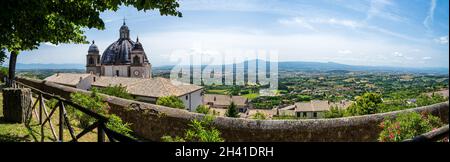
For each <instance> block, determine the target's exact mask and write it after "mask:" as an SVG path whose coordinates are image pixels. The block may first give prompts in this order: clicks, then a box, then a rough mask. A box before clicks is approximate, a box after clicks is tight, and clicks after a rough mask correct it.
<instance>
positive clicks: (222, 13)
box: [18, 0, 449, 67]
mask: <svg viewBox="0 0 450 162" xmlns="http://www.w3.org/2000/svg"><path fill="white" fill-rule="evenodd" d="M180 4H181V8H180V11H181V12H182V13H183V17H182V18H178V17H168V16H160V15H159V13H158V12H157V11H153V12H138V11H137V10H136V9H134V8H128V7H122V8H121V9H120V10H119V11H117V12H105V13H103V14H102V15H101V17H102V18H103V20H104V21H105V24H106V29H105V30H102V31H99V30H95V29H90V30H86V35H87V38H88V40H95V42H96V44H97V45H98V46H99V49H100V52H103V50H104V49H105V48H106V47H107V46H108V45H109V44H111V43H112V42H114V41H116V40H117V39H118V37H119V28H120V26H121V25H122V22H123V20H122V19H123V18H124V17H126V19H127V20H126V23H127V25H128V27H129V28H130V30H131V37H132V39H134V40H135V39H136V36H139V40H140V41H141V42H142V43H143V46H144V49H145V51H146V53H147V56H148V57H149V59H150V62H151V63H152V64H153V65H154V66H161V65H167V64H175V62H170V61H169V59H168V58H169V55H170V54H171V53H173V52H174V51H176V50H190V49H194V48H201V49H203V50H211V51H216V52H219V53H220V52H225V51H227V50H274V51H278V53H279V60H280V61H315V62H337V63H343V64H350V65H371V66H401V67H449V61H448V59H449V44H448V31H449V1H448V0H314V1H311V0H289V1H287V0H184V1H180ZM88 47H89V45H88V44H63V45H58V46H54V45H51V44H46V43H44V44H42V45H41V46H40V47H39V49H38V50H34V51H25V52H22V53H21V54H20V55H19V58H18V62H19V63H79V64H84V63H85V55H86V54H87V50H88Z"/></svg>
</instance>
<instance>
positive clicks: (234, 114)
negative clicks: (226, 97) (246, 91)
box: [225, 102, 239, 118]
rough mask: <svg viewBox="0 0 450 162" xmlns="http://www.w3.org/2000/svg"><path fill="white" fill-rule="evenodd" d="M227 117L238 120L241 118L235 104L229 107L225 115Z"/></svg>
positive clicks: (232, 103)
mask: <svg viewBox="0 0 450 162" xmlns="http://www.w3.org/2000/svg"><path fill="white" fill-rule="evenodd" d="M225 115H226V116H228V117H232V118H238V117H239V112H238V110H237V108H236V104H234V102H231V104H230V106H228V110H227V112H226V113H225Z"/></svg>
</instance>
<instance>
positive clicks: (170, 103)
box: [156, 96, 184, 109]
mask: <svg viewBox="0 0 450 162" xmlns="http://www.w3.org/2000/svg"><path fill="white" fill-rule="evenodd" d="M156 104H157V105H162V106H167V107H172V108H178V109H184V104H183V101H181V99H179V98H178V97H176V96H167V97H160V98H158V101H156Z"/></svg>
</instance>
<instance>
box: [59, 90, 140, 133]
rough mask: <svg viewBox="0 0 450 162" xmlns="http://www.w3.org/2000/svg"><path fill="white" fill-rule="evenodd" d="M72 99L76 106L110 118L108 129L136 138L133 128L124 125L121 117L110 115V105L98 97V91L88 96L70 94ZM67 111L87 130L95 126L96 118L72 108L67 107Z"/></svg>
mask: <svg viewBox="0 0 450 162" xmlns="http://www.w3.org/2000/svg"><path fill="white" fill-rule="evenodd" d="M70 97H71V99H72V101H73V102H74V103H76V104H79V105H80V106H82V107H84V108H87V109H89V110H91V111H93V112H96V113H98V114H101V115H104V116H106V117H108V118H109V120H108V122H107V123H106V127H107V128H109V129H111V130H113V131H115V132H117V133H120V134H123V135H125V136H128V137H131V138H134V137H133V136H132V135H131V132H132V130H131V128H130V124H129V123H124V122H123V121H122V119H120V117H118V116H116V115H114V114H109V112H108V104H107V103H106V102H104V101H103V98H102V97H101V96H99V95H98V92H97V90H96V89H93V90H92V93H91V95H86V94H83V93H80V92H76V93H72V94H70ZM67 111H68V112H69V114H72V116H74V117H75V118H76V119H78V120H79V122H80V127H82V128H87V127H88V126H89V125H91V124H93V123H94V122H95V118H93V117H91V116H89V115H87V114H85V113H82V112H81V111H79V110H76V109H74V108H73V107H72V108H71V107H70V106H68V107H67Z"/></svg>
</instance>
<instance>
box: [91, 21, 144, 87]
mask: <svg viewBox="0 0 450 162" xmlns="http://www.w3.org/2000/svg"><path fill="white" fill-rule="evenodd" d="M119 32H120V33H119V34H120V37H119V39H118V40H117V41H115V42H114V43H112V44H111V45H109V46H108V47H107V48H106V49H105V51H104V52H103V54H102V55H101V56H100V50H99V49H98V47H97V45H95V42H94V41H92V44H91V46H90V47H89V50H88V54H87V56H86V57H87V58H86V61H87V62H86V72H87V73H92V74H95V75H99V76H117V77H133V78H151V74H152V69H151V68H152V65H151V64H150V62H149V61H148V58H147V55H146V54H145V51H144V48H143V47H142V44H141V43H140V42H139V38H136V42H134V41H132V40H131V38H130V30H129V29H128V26H127V25H126V24H125V21H124V22H123V25H122V27H120V30H119Z"/></svg>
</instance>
